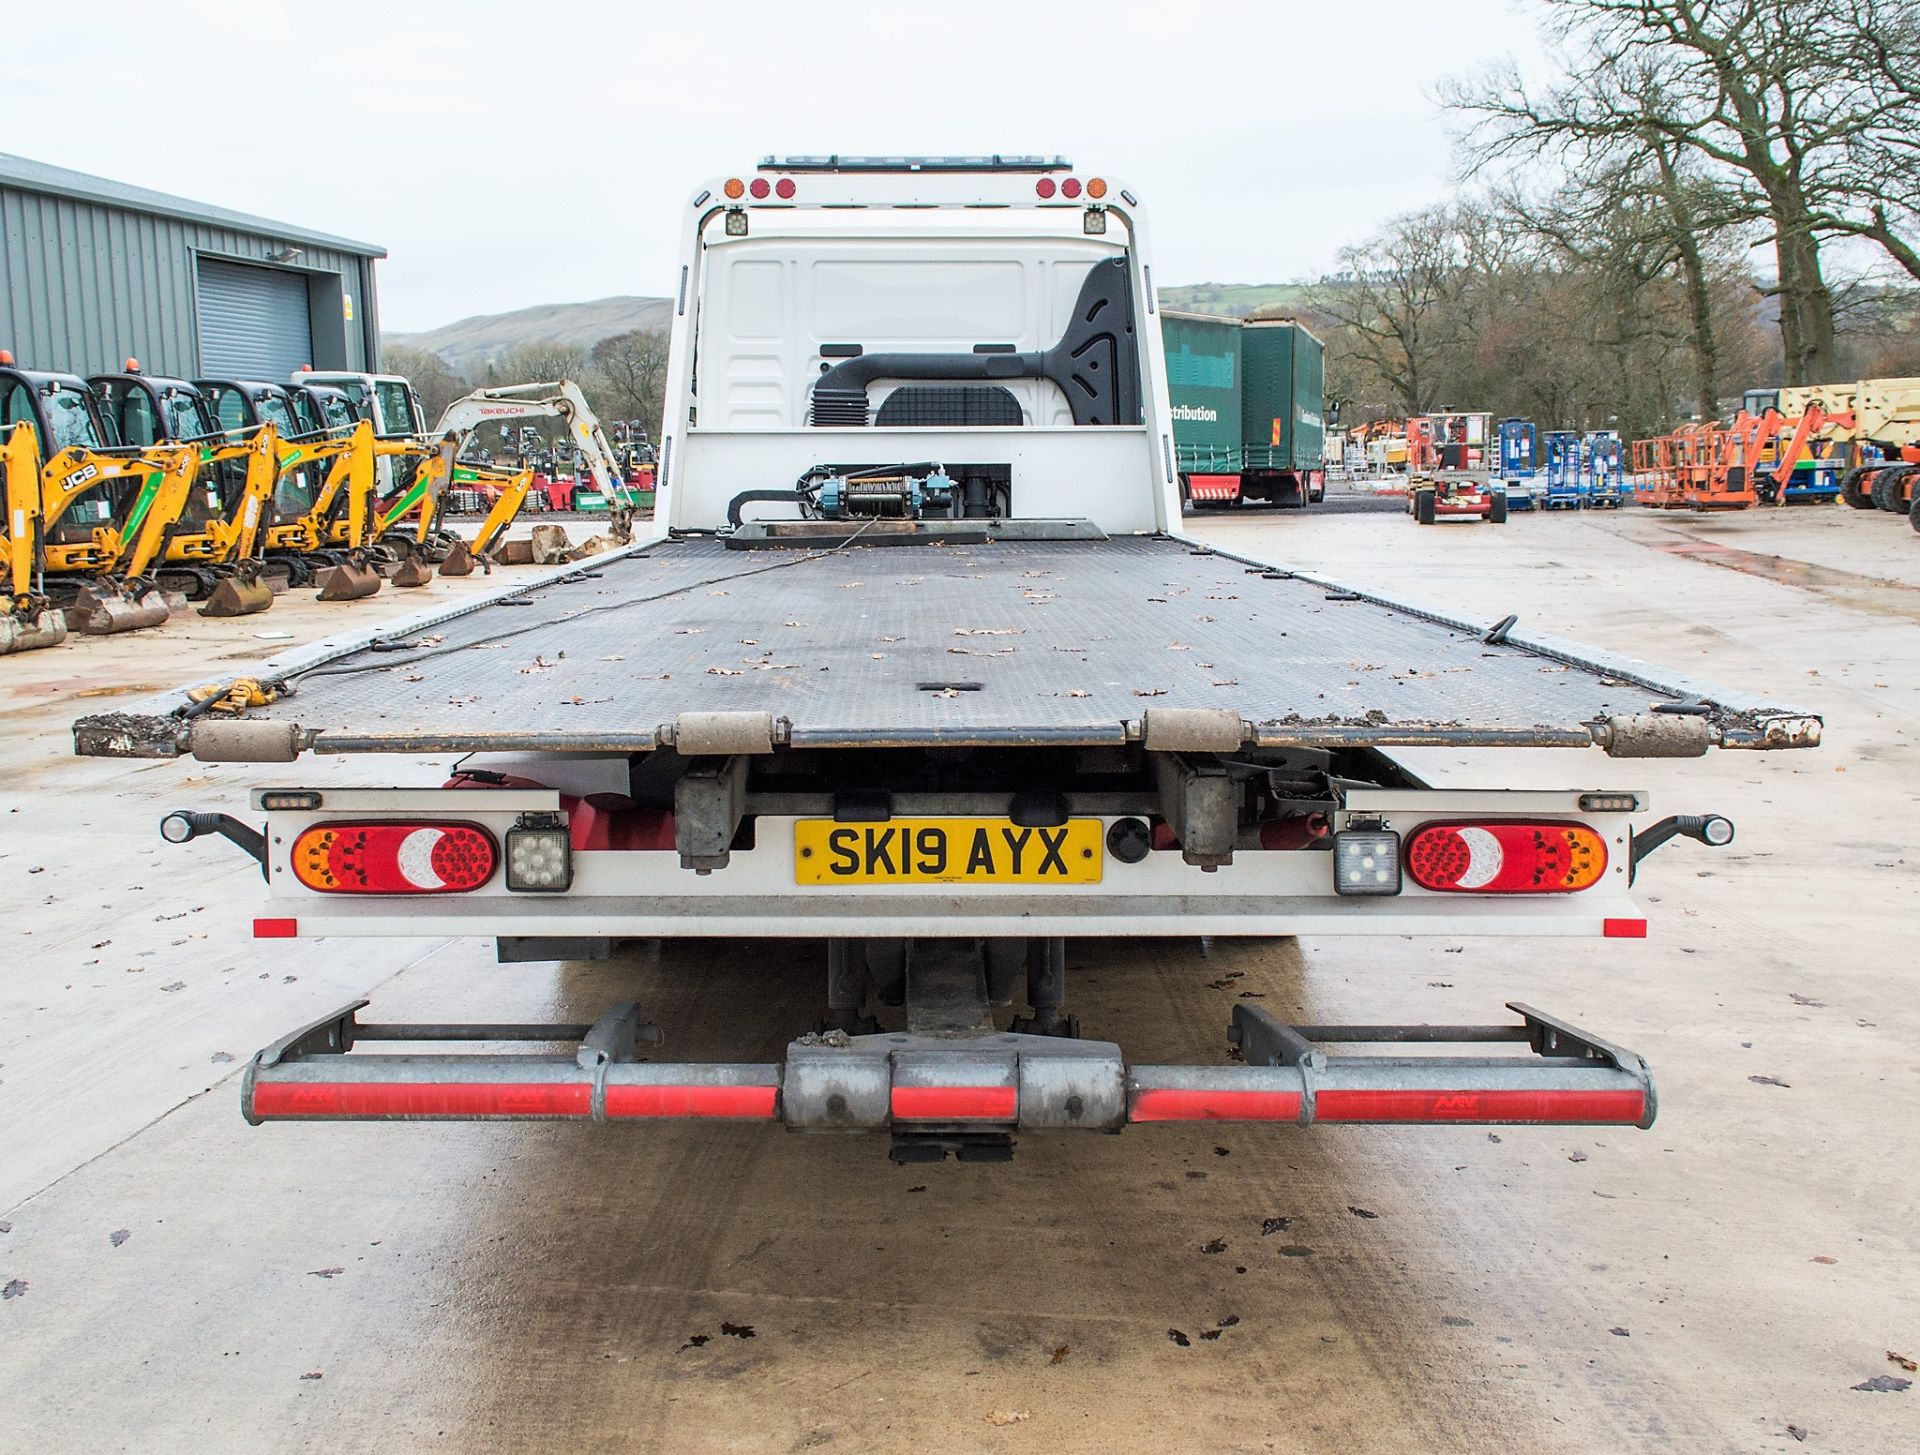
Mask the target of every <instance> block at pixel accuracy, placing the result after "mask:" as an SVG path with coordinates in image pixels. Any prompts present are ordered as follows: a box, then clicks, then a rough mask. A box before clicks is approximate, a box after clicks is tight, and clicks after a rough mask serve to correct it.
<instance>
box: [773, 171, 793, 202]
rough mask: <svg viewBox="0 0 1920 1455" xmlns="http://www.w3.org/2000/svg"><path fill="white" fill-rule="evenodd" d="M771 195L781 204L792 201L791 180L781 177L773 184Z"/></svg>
mask: <svg viewBox="0 0 1920 1455" xmlns="http://www.w3.org/2000/svg"><path fill="white" fill-rule="evenodd" d="M773 195H774V196H776V197H778V198H779V199H780V200H781V201H782V202H787V201H790V200H792V197H793V178H791V177H782V178H781V179H780V180H779V181H778V182H775V183H774V184H773Z"/></svg>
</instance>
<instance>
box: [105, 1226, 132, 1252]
mask: <svg viewBox="0 0 1920 1455" xmlns="http://www.w3.org/2000/svg"><path fill="white" fill-rule="evenodd" d="M132 1236H133V1233H132V1231H131V1230H130V1229H128V1228H115V1229H114V1230H113V1231H112V1232H111V1233H108V1234H107V1241H108V1242H109V1243H111V1244H113V1246H114V1247H116V1248H118V1247H119V1246H120V1245H121V1244H122V1243H124V1242H126V1241H127V1239H128V1238H131V1237H132Z"/></svg>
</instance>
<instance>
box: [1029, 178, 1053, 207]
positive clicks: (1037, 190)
mask: <svg viewBox="0 0 1920 1455" xmlns="http://www.w3.org/2000/svg"><path fill="white" fill-rule="evenodd" d="M1033 191H1034V195H1035V196H1036V197H1039V198H1040V199H1041V200H1042V201H1044V200H1046V199H1047V198H1049V197H1051V196H1053V178H1051V177H1042V178H1041V179H1040V180H1039V181H1038V182H1035V183H1034V184H1033Z"/></svg>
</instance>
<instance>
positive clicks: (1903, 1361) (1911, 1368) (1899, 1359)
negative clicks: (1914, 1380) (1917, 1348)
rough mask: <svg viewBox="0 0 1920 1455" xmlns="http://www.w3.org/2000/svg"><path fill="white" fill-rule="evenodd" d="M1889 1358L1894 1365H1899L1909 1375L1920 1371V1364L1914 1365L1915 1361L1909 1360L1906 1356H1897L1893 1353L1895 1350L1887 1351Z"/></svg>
mask: <svg viewBox="0 0 1920 1455" xmlns="http://www.w3.org/2000/svg"><path fill="white" fill-rule="evenodd" d="M1887 1358H1888V1359H1889V1360H1891V1361H1892V1362H1893V1363H1895V1364H1898V1365H1899V1366H1900V1367H1901V1368H1902V1369H1904V1370H1906V1371H1907V1373H1909V1374H1912V1373H1914V1372H1915V1371H1916V1370H1920V1364H1916V1363H1914V1361H1913V1360H1911V1359H1909V1358H1908V1357H1907V1356H1906V1355H1905V1354H1896V1353H1894V1352H1893V1350H1891V1349H1889V1350H1887Z"/></svg>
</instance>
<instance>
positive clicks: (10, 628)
mask: <svg viewBox="0 0 1920 1455" xmlns="http://www.w3.org/2000/svg"><path fill="white" fill-rule="evenodd" d="M66 639H67V614H66V613H65V612H64V611H55V610H52V609H51V608H49V609H47V610H44V611H31V612H12V611H9V612H6V613H4V614H0V657H4V656H7V655H8V654H10V653H13V652H32V651H38V650H39V649H40V648H41V647H57V646H59V645H60V643H62V642H64V641H65V640H66Z"/></svg>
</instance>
